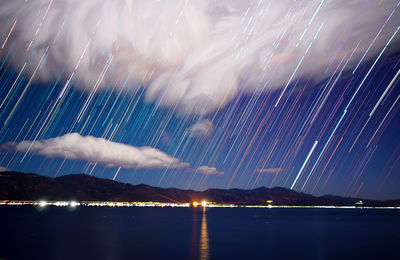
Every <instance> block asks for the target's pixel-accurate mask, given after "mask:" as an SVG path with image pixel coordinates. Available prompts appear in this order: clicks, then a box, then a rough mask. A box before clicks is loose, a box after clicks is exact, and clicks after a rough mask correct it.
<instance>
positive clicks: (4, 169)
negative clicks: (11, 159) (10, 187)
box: [0, 166, 11, 172]
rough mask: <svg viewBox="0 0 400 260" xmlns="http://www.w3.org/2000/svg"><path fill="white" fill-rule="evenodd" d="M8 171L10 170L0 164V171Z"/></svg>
mask: <svg viewBox="0 0 400 260" xmlns="http://www.w3.org/2000/svg"><path fill="white" fill-rule="evenodd" d="M9 171H11V170H10V169H7V168H5V167H1V166H0V172H9Z"/></svg>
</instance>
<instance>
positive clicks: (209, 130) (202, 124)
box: [189, 119, 214, 138]
mask: <svg viewBox="0 0 400 260" xmlns="http://www.w3.org/2000/svg"><path fill="white" fill-rule="evenodd" d="M213 133H214V125H213V123H212V122H211V121H210V120H208V119H202V120H199V121H197V122H196V123H195V124H194V125H193V126H192V127H191V128H190V129H189V134H190V135H191V136H194V137H199V138H200V137H209V136H211V135H212V134H213Z"/></svg>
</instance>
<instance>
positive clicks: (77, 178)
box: [0, 171, 400, 207]
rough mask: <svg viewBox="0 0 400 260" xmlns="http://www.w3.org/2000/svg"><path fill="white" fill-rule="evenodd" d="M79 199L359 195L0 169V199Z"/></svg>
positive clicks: (336, 199)
mask: <svg viewBox="0 0 400 260" xmlns="http://www.w3.org/2000/svg"><path fill="white" fill-rule="evenodd" d="M42 199H45V200H78V201H132V202H134V201H141V202H145V201H153V202H179V203H191V202H193V201H201V200H207V201H212V202H216V203H234V204H246V205H265V204H267V201H271V200H272V204H273V205H288V206H354V205H355V203H357V202H358V201H359V200H360V199H359V198H347V197H341V196H335V195H324V196H320V197H316V196H313V195H311V194H306V193H302V192H296V191H293V190H289V189H286V188H283V187H274V188H266V187H259V188H256V189H252V190H246V189H237V188H235V189H216V188H212V189H207V190H205V191H195V190H182V189H177V188H160V187H152V186H149V185H146V184H138V185H132V184H129V183H121V182H117V181H113V180H109V179H102V178H98V177H94V176H89V175H85V174H69V175H64V176H60V177H56V178H52V177H47V176H42V175H38V174H34V173H20V172H14V171H8V172H1V173H0V200H42ZM362 201H363V205H364V206H386V207H387V206H399V205H400V200H387V201H378V200H368V199H365V200H364V199H362Z"/></svg>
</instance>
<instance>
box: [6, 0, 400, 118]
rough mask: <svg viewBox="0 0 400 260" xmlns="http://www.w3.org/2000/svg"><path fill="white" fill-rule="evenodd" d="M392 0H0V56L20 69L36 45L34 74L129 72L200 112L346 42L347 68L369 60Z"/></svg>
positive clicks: (157, 94)
mask: <svg viewBox="0 0 400 260" xmlns="http://www.w3.org/2000/svg"><path fill="white" fill-rule="evenodd" d="M49 3H51V5H49ZM320 3H322V5H321V6H320ZM397 3H398V1H397V0H385V1H381V0H373V1H365V0H326V1H313V0H298V1H294V0H280V1H262V0H220V1H215V0H201V1H187V0H171V1H159V0H147V1H140V0H85V1H82V0H57V1H50V0H30V1H24V0H12V1H11V0H0V6H1V8H0V20H1V23H0V40H1V41H0V43H1V44H2V43H3V42H5V39H7V43H6V44H5V45H4V48H3V50H2V52H1V55H3V57H4V55H7V53H8V52H9V51H10V50H11V53H12V55H11V56H10V57H12V58H10V59H9V62H11V63H12V64H13V65H14V67H15V68H16V70H18V71H19V70H20V69H21V67H22V66H23V64H24V62H26V61H28V60H29V59H30V57H31V55H32V52H33V50H34V51H35V54H34V55H33V56H32V59H31V60H30V62H29V64H28V65H27V69H26V71H27V72H30V73H32V72H33V71H34V70H35V69H36V68H37V66H38V64H39V62H40V60H41V59H42V58H43V57H46V58H45V60H44V62H43V64H41V66H39V67H38V71H37V73H36V76H35V79H41V80H52V79H55V78H56V77H58V75H59V74H60V73H62V71H63V68H64V66H66V67H65V71H64V73H63V77H64V79H69V78H70V76H71V75H72V73H74V74H73V75H74V84H75V85H76V86H78V87H80V88H83V89H84V90H87V91H92V90H93V89H94V90H95V91H97V90H98V89H101V88H103V87H105V86H107V83H110V82H113V83H114V82H117V85H118V86H120V87H122V86H123V85H124V84H123V83H124V82H125V80H126V78H127V77H128V75H130V77H129V80H128V84H127V85H126V86H125V88H124V89H125V90H129V89H132V88H136V87H137V86H139V85H141V86H144V87H145V88H147V89H146V95H145V97H146V100H147V101H149V102H155V101H158V102H160V104H161V105H163V106H175V105H176V106H177V107H178V108H179V109H181V110H185V111H187V112H192V113H200V114H201V113H203V114H206V113H209V112H212V111H215V110H217V109H219V108H221V107H223V106H225V105H226V104H228V103H229V102H230V101H231V100H232V98H233V97H235V95H236V94H237V93H238V92H239V91H242V92H244V93H247V94H251V93H253V92H254V91H264V90H268V89H271V88H279V87H282V86H285V85H286V84H287V82H288V80H289V79H290V78H292V79H293V80H295V79H296V78H297V77H299V76H300V75H303V76H307V75H311V74H312V75H313V76H314V77H318V78H319V79H323V78H326V77H328V76H330V75H331V73H332V72H333V71H334V70H335V68H336V66H337V64H338V63H339V62H340V61H341V60H342V59H343V58H344V62H343V64H344V63H345V62H347V60H348V59H349V58H350V56H351V54H352V53H353V50H354V53H353V54H352V56H351V58H350V60H349V62H348V65H347V68H350V67H351V66H355V65H356V64H357V63H358V62H359V61H360V60H361V58H362V57H363V55H364V54H365V53H366V55H365V57H364V58H363V61H366V60H368V58H370V57H372V55H376V54H377V52H379V51H380V50H381V49H382V48H383V47H384V45H385V44H386V42H387V41H388V39H389V38H390V36H391V35H392V34H393V32H394V31H395V30H396V28H397V27H398V21H399V19H400V17H399V14H400V10H396V12H394V13H393V15H392V17H391V18H390V19H389V20H388V22H387V24H386V25H385V27H384V28H383V30H382V32H381V33H380V34H379V36H378V37H377V38H376V40H375V42H374V43H373V44H372V45H371V43H372V42H373V40H374V37H375V36H376V35H377V34H378V32H379V31H380V29H381V27H382V25H383V24H385V21H386V20H387V18H388V17H389V16H390V14H391V12H392V11H393V10H394V9H395V8H396V5H397ZM316 10H318V12H316ZM314 14H315V15H314ZM43 18H44V19H43ZM14 23H15V26H14V27H13V25H14ZM11 28H13V29H12V32H11V34H10V37H9V38H7V36H8V35H9V33H10V31H11ZM397 40H398V37H396V38H395V39H394V40H393V42H392V45H393V44H394V45H395V44H397V43H395V41H397ZM311 43H312V45H311ZM370 45H371V48H369V47H370ZM11 46H13V47H12V49H11ZM356 46H358V47H357V48H356ZM367 50H368V51H367ZM366 51H367V52H366ZM46 55H47V56H46ZM303 56H304V60H303V58H302V57H303ZM300 63H301V64H300ZM299 64H300V65H299ZM343 64H342V65H343ZM298 65H299V68H298V70H297V73H295V74H293V72H294V71H295V70H296V67H297V66H298ZM325 68H327V72H326V73H325V72H324V71H325ZM103 70H104V71H105V73H106V75H103V74H102V71H103ZM292 74H293V77H292ZM99 79H100V81H99V82H97V81H98V80H99ZM139 82H140V84H139ZM97 83H98V84H97Z"/></svg>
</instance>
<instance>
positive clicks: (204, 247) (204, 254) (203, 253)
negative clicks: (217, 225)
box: [200, 208, 210, 260]
mask: <svg viewBox="0 0 400 260" xmlns="http://www.w3.org/2000/svg"><path fill="white" fill-rule="evenodd" d="M209 256H210V245H209V240H208V230H207V216H206V208H203V217H202V219H201V235H200V259H202V260H205V259H208V258H209Z"/></svg>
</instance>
